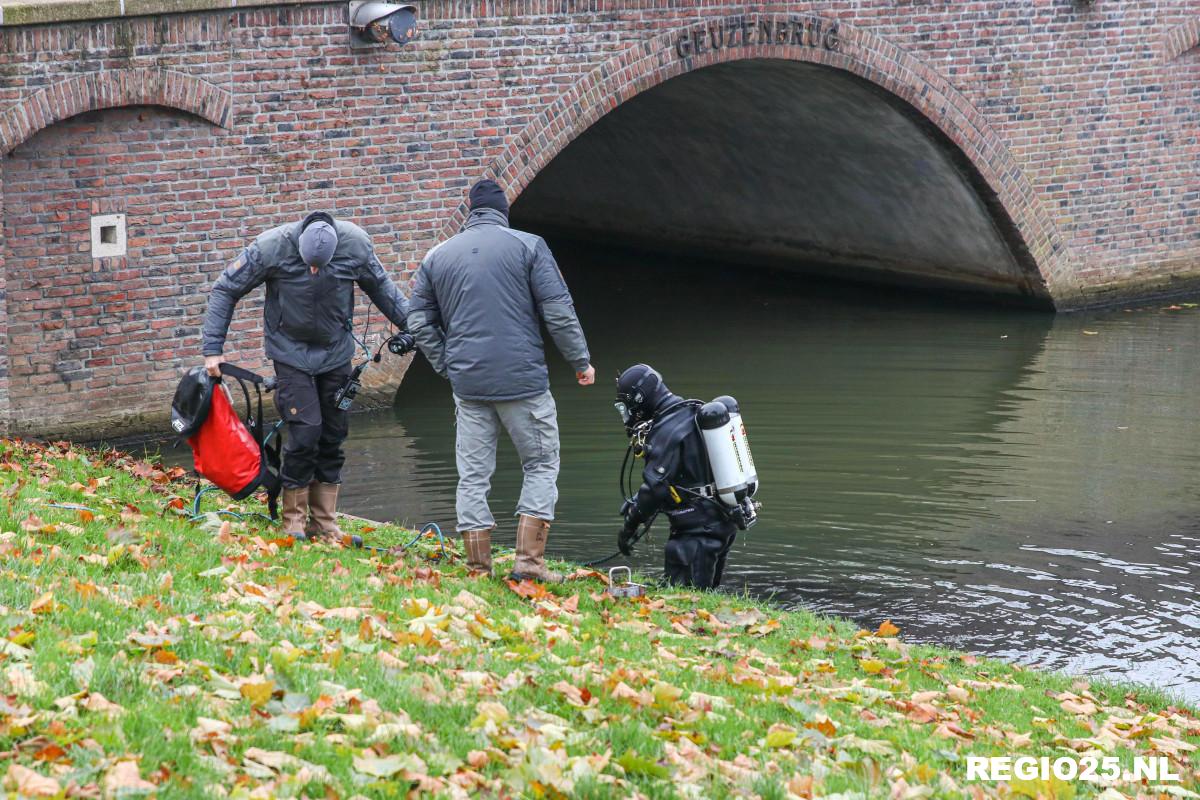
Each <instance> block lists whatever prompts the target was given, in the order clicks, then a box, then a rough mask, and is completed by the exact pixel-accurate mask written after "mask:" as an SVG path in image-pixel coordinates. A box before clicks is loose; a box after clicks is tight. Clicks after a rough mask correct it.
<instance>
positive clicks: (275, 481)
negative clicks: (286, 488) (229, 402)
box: [221, 364, 283, 519]
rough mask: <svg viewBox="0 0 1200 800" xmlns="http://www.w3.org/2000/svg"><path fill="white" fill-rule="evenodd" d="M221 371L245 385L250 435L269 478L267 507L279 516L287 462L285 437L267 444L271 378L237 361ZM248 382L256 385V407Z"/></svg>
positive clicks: (224, 366)
mask: <svg viewBox="0 0 1200 800" xmlns="http://www.w3.org/2000/svg"><path fill="white" fill-rule="evenodd" d="M221 374H222V375H227V376H229V377H230V378H233V379H234V380H236V381H237V382H238V385H239V386H241V387H242V394H243V395H244V396H245V398H246V417H247V419H246V421H245V422H246V427H247V428H248V429H249V431H250V435H251V436H253V437H254V441H255V443H256V444H257V445H258V450H259V452H260V453H261V454H262V457H263V463H264V464H265V466H266V469H265V470H264V473H265V474H266V475H267V478H266V479H265V480H264V481H263V485H264V486H263V488H265V489H266V490H267V510H268V511H269V512H270V513H271V519H279V495H280V494H281V493H282V492H283V479H282V477H281V476H280V469H281V467H282V464H283V455H282V454H283V437H282V436H276V437H275V441H274V443H273V444H266V443H264V441H263V439H264V436H263V427H264V424H263V419H264V418H263V397H262V395H263V393H262V387H263V384H264V383H266V381H267V379H266V378H264V377H263V376H262V375H259V374H257V373H255V372H251V371H250V370H248V369H245V368H244V367H239V366H235V365H233V364H221ZM247 383H249V384H251V385H253V386H254V394H255V400H256V402H255V404H254V405H253V406H252V405H251V404H250V390H249V389H248V388H247V387H246V384H247Z"/></svg>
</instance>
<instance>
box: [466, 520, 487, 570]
mask: <svg viewBox="0 0 1200 800" xmlns="http://www.w3.org/2000/svg"><path fill="white" fill-rule="evenodd" d="M462 537H463V549H464V550H466V551H467V571H468V572H469V573H470V574H471V577H476V576H483V575H486V576H487V577H489V578H490V577H492V529H491V528H488V529H486V530H482V531H463V535H462Z"/></svg>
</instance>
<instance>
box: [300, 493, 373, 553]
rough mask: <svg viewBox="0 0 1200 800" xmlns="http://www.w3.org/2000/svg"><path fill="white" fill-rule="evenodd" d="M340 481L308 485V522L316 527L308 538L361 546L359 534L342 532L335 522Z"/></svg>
mask: <svg viewBox="0 0 1200 800" xmlns="http://www.w3.org/2000/svg"><path fill="white" fill-rule="evenodd" d="M341 489H342V485H341V484H340V483H321V482H320V481H314V482H313V483H310V484H309V485H308V513H309V520H308V524H309V525H310V526H312V527H313V528H315V529H316V532H315V533H314V534H312V535H310V537H309V538H315V539H324V540H326V541H331V542H338V543H340V544H343V545H348V546H352V547H362V543H363V542H362V537H361V536H350V535H348V534H345V533H343V532H342V529H341V528H339V527H338V524H337V499H338V492H339V491H341Z"/></svg>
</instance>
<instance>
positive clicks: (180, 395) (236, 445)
mask: <svg viewBox="0 0 1200 800" xmlns="http://www.w3.org/2000/svg"><path fill="white" fill-rule="evenodd" d="M221 374H222V375H223V376H224V377H226V378H233V379H235V380H236V381H237V382H238V385H239V386H241V388H242V394H243V395H244V396H245V399H246V418H245V419H242V418H241V417H239V416H238V414H237V412H236V411H235V410H234V408H233V403H232V402H231V401H230V399H229V392H228V390H227V388H226V384H225V383H223V382H222V381H221V380H220V379H217V378H212V377H210V376H209V375H208V374H206V373H205V371H204V368H203V367H196V368H194V369H192V370H191V371H189V372H188V374H187V375H186V376H184V378H183V380H182V381H180V383H179V387H178V388H177V389H176V390H175V398H174V400H173V401H172V404H171V427H172V428H174V429H175V432H176V433H178V434H179V435H180V437H181V438H185V439H186V440H187V443H188V445H189V446H190V447H191V448H192V459H193V461H194V463H195V467H196V472H197V473H199V474H200V475H201V476H202V477H204V478H207V479H208V480H210V481H212V483H214V484H215V485H216V486H217V488H219V489H221V490H222V491H223V492H225V493H226V494H228V495H229V496H230V497H232V498H233V499H234V500H244V499H245V498H247V497H249V496H250V495H252V494H254V492H255V491H257V490H258V489H265V490H266V492H267V503H268V506H269V507H270V511H271V518H272V519H274V518H275V516H276V512H277V510H278V500H279V492H280V489H281V483H280V478H279V464H280V450H281V447H280V442H279V439H278V438H276V441H275V442H274V446H273V447H268V446H267V445H266V443H265V441H264V437H263V419H262V386H263V384H264V382H265V381H264V380H263V378H262V377H261V376H259V375H255V374H254V373H253V372H250V371H249V370H245V369H242V368H241V367H235V366H234V365H232V364H222V365H221ZM247 383H250V384H253V386H254V391H255V393H256V395H257V397H258V412H257V414H255V413H254V410H253V409H252V408H251V405H250V391H249V389H247V388H246V384H247ZM268 391H270V387H269V386H268ZM267 438H269V437H267ZM197 492H199V487H197Z"/></svg>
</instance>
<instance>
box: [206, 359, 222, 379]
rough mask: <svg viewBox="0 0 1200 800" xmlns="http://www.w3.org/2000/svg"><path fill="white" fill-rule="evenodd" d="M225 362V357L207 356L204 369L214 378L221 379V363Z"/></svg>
mask: <svg viewBox="0 0 1200 800" xmlns="http://www.w3.org/2000/svg"><path fill="white" fill-rule="evenodd" d="M223 361H224V357H223V356H205V357H204V369H205V370H206V371H207V372H208V374H209V375H212V376H213V377H214V378H219V377H221V363H222V362H223Z"/></svg>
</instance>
